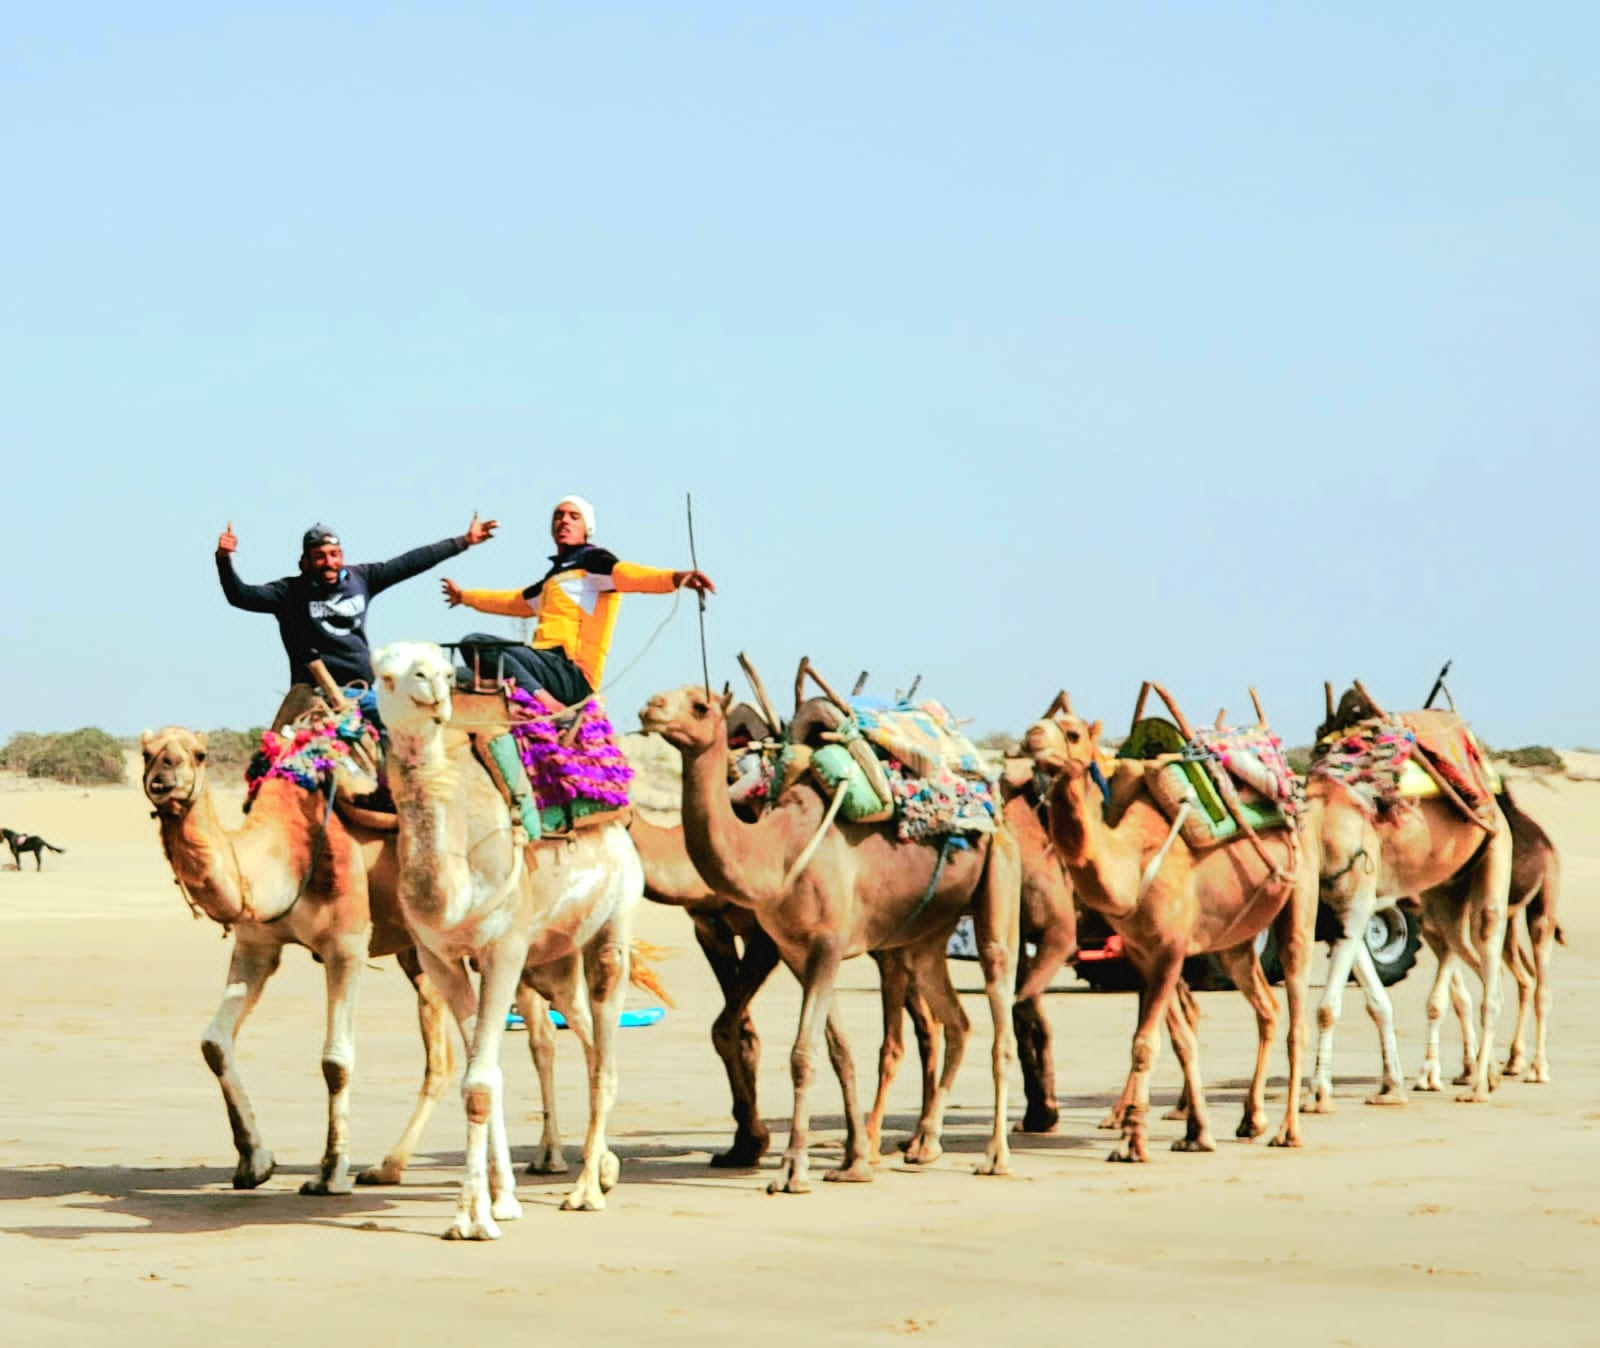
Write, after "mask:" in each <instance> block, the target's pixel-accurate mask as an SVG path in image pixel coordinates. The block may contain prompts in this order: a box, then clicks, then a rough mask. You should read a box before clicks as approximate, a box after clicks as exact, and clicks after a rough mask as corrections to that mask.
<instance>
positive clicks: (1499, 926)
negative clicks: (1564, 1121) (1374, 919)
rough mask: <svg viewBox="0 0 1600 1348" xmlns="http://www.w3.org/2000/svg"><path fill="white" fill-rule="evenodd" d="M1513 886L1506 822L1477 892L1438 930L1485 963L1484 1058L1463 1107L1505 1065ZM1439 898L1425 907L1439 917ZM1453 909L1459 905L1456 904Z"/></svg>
mask: <svg viewBox="0 0 1600 1348" xmlns="http://www.w3.org/2000/svg"><path fill="white" fill-rule="evenodd" d="M1510 884H1511V832H1510V829H1509V828H1507V827H1506V824H1505V820H1504V819H1503V818H1502V819H1500V820H1498V821H1497V828H1496V831H1495V834H1494V836H1493V837H1491V838H1490V839H1489V841H1488V842H1487V843H1486V844H1485V845H1484V849H1483V855H1482V856H1481V857H1480V858H1479V860H1478V862H1477V864H1476V865H1475V866H1474V868H1473V874H1472V877H1471V892H1470V894H1469V897H1468V899H1467V903H1466V907H1465V909H1464V910H1460V909H1458V910H1457V914H1456V920H1454V921H1450V920H1448V918H1446V917H1445V916H1444V914H1440V921H1439V923H1438V925H1439V926H1440V928H1441V929H1442V930H1443V932H1444V936H1445V939H1446V940H1447V941H1448V942H1449V943H1450V949H1451V953H1452V954H1455V955H1458V956H1459V957H1461V958H1462V959H1463V960H1465V961H1466V962H1467V963H1468V964H1469V965H1471V964H1472V963H1474V960H1473V956H1474V955H1475V956H1476V957H1477V959H1478V960H1479V961H1481V968H1480V969H1479V977H1480V979H1481V981H1482V985H1483V1002H1482V1005H1481V1007H1480V1008H1479V1012H1480V1017H1481V1019H1480V1022H1479V1039H1478V1056H1477V1060H1476V1062H1475V1063H1474V1064H1473V1074H1472V1080H1471V1082H1470V1083H1468V1086H1469V1089H1467V1090H1466V1091H1463V1092H1462V1093H1461V1094H1459V1095H1457V1096H1456V1099H1457V1100H1459V1101H1461V1102H1463V1103H1469V1104H1470V1103H1481V1102H1483V1101H1486V1100H1488V1098H1489V1092H1490V1091H1492V1090H1493V1089H1494V1087H1495V1084H1496V1083H1497V1082H1498V1079H1499V1067H1500V1064H1499V1063H1497V1062H1495V1061H1494V1038H1495V1026H1496V1024H1497V1023H1498V1021H1499V1017H1500V972H1501V966H1502V963H1503V961H1504V952H1505V938H1506V896H1507V893H1508V891H1509V889H1510ZM1442 901H1443V902H1448V900H1442V899H1441V898H1439V897H1435V896H1434V894H1433V893H1430V894H1429V895H1427V896H1424V900H1423V902H1424V903H1425V904H1426V905H1428V906H1429V907H1430V908H1431V909H1433V910H1435V911H1437V910H1438V908H1439V907H1440V904H1441V902H1442ZM1450 906H1451V907H1455V905H1453V904H1451V905H1450Z"/></svg>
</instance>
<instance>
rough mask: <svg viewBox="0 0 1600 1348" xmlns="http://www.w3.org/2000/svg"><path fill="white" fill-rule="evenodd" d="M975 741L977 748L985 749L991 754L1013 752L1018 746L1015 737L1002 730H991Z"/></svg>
mask: <svg viewBox="0 0 1600 1348" xmlns="http://www.w3.org/2000/svg"><path fill="white" fill-rule="evenodd" d="M975 742H976V744H977V746H978V748H980V749H987V750H988V751H989V752H990V753H992V754H1014V753H1016V751H1017V747H1018V742H1017V737H1016V736H1015V735H1008V734H1006V732H1005V731H1003V730H996V731H993V732H992V733H990V734H988V735H985V736H984V737H983V738H982V739H981V740H977V741H975Z"/></svg>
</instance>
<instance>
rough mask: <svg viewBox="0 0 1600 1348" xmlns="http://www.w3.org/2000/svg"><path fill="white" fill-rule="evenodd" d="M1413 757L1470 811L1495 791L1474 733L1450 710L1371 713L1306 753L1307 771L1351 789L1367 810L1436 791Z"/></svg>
mask: <svg viewBox="0 0 1600 1348" xmlns="http://www.w3.org/2000/svg"><path fill="white" fill-rule="evenodd" d="M1419 755H1421V756H1426V759H1427V762H1428V763H1429V764H1431V765H1432V767H1433V769H1434V772H1437V773H1438V775H1439V776H1440V777H1442V778H1443V779H1444V780H1445V781H1446V782H1447V783H1448V784H1449V785H1450V787H1451V788H1452V789H1453V790H1454V791H1455V792H1456V794H1457V795H1459V796H1460V797H1461V799H1462V801H1463V802H1464V803H1465V804H1466V805H1467V807H1468V808H1469V809H1471V810H1474V811H1478V810H1482V809H1483V808H1484V807H1485V806H1486V805H1487V804H1488V802H1489V801H1490V800H1491V799H1492V798H1493V797H1494V796H1496V795H1497V794H1499V792H1500V790H1501V783H1500V774H1499V773H1498V772H1496V771H1495V769H1494V765H1493V764H1491V763H1490V762H1489V757H1488V755H1487V754H1485V753H1484V751H1483V746H1482V745H1481V744H1479V743H1478V739H1477V736H1475V735H1474V734H1473V733H1472V731H1471V730H1470V729H1469V728H1468V727H1467V724H1466V723H1465V722H1464V721H1463V720H1462V719H1461V718H1460V717H1459V716H1457V715H1456V714H1455V713H1454V712H1450V711H1416V712H1406V713H1404V714H1401V715H1387V716H1373V717H1369V718H1367V719H1366V720H1364V721H1359V722H1357V723H1356V724H1354V725H1350V726H1346V727H1344V728H1342V729H1340V730H1335V731H1333V732H1331V733H1330V734H1328V735H1326V736H1325V737H1324V738H1323V739H1321V740H1320V741H1318V743H1317V745H1316V747H1315V749H1314V750H1313V751H1312V763H1311V774H1312V775H1313V776H1319V777H1326V778H1328V779H1330V780H1332V781H1337V782H1340V783H1342V784H1343V785H1345V786H1348V787H1350V788H1352V789H1353V790H1354V791H1355V793H1356V795H1357V796H1359V797H1360V798H1361V799H1362V800H1364V801H1365V802H1366V803H1367V805H1368V808H1369V809H1372V810H1377V809H1386V808H1389V807H1391V806H1393V805H1394V804H1396V803H1398V802H1400V801H1404V800H1422V799H1426V798H1428V797H1430V796H1438V795H1440V794H1441V792H1440V790H1439V784H1438V782H1437V781H1435V779H1434V775H1433V773H1431V772H1429V771H1428V770H1427V768H1426V767H1424V766H1423V764H1422V763H1420V762H1419V761H1418V757H1419Z"/></svg>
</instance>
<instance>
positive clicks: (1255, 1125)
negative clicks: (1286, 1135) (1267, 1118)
mask: <svg viewBox="0 0 1600 1348" xmlns="http://www.w3.org/2000/svg"><path fill="white" fill-rule="evenodd" d="M1266 1131H1267V1125H1266V1124H1264V1123H1263V1122H1262V1121H1261V1120H1260V1119H1258V1118H1256V1117H1255V1115H1253V1114H1246V1115H1245V1116H1244V1117H1243V1118H1242V1119H1240V1120H1239V1126H1238V1127H1237V1128H1235V1129H1234V1130H1233V1135H1234V1136H1235V1137H1243V1138H1255V1137H1260V1136H1261V1134H1262V1133H1264V1132H1266Z"/></svg>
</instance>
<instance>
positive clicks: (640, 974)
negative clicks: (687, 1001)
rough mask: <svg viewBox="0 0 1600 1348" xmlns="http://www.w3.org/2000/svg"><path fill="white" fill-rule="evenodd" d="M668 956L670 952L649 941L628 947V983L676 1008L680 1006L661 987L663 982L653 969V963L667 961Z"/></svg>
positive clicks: (635, 942) (634, 943)
mask: <svg viewBox="0 0 1600 1348" xmlns="http://www.w3.org/2000/svg"><path fill="white" fill-rule="evenodd" d="M667 955H668V952H667V951H666V950H664V949H663V948H662V947H661V946H658V945H651V944H650V942H648V941H638V940H636V941H634V942H633V944H632V945H630V946H629V947H628V981H629V982H630V983H632V984H633V986H634V987H636V988H643V989H644V990H645V991H646V992H648V993H650V994H651V995H652V996H654V997H659V998H660V999H661V1001H662V1002H663V1003H664V1004H665V1005H667V1006H670V1007H673V1008H676V1007H677V1005H678V1004H677V1003H676V1002H675V1001H673V1000H672V998H671V996H670V995H669V994H668V992H667V990H666V989H665V988H664V987H662V986H661V980H660V979H659V978H657V977H656V971H655V970H654V969H653V968H652V967H651V964H652V962H659V961H660V960H663V959H666V958H667Z"/></svg>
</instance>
